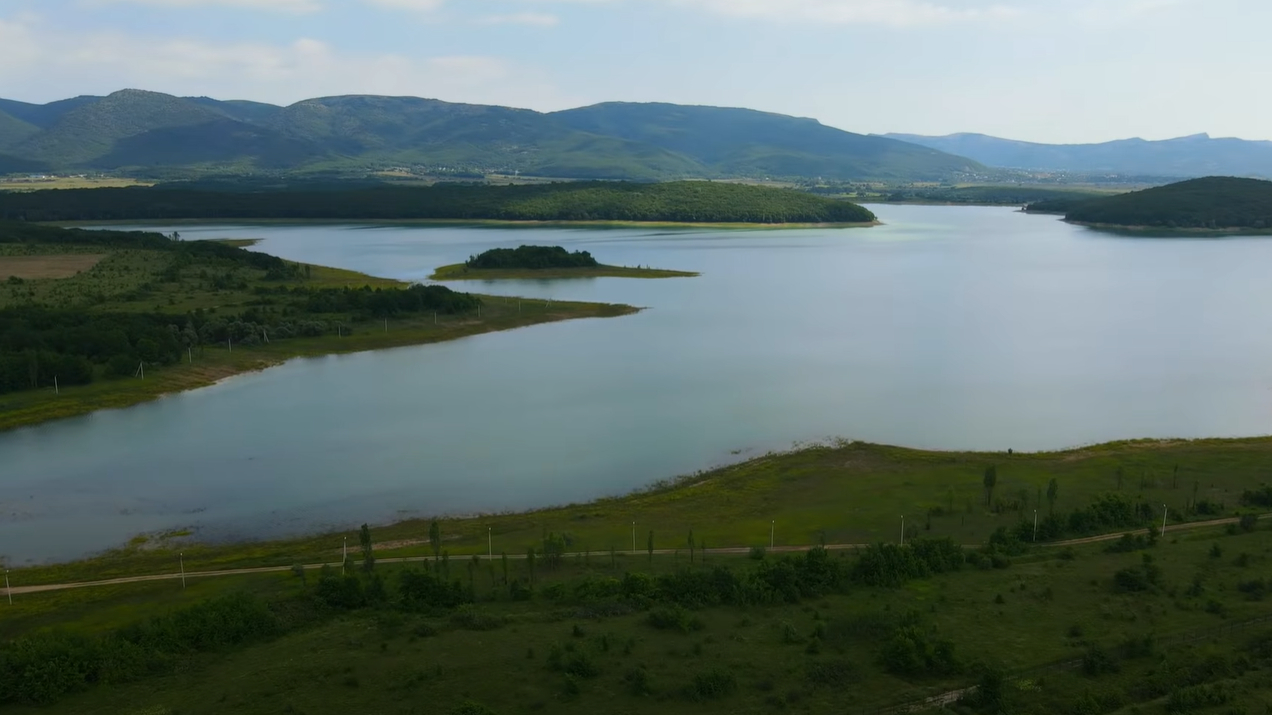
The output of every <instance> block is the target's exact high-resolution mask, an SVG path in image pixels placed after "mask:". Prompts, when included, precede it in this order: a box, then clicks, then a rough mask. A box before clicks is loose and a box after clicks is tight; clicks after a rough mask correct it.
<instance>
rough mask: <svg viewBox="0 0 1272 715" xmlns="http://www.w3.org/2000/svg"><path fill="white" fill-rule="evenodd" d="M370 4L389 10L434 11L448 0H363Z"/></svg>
mask: <svg viewBox="0 0 1272 715" xmlns="http://www.w3.org/2000/svg"><path fill="white" fill-rule="evenodd" d="M362 1H363V2H365V3H366V4H368V5H374V6H376V7H382V8H385V9H388V10H409V11H411V12H432V11H434V10H437V9H439V8H441V7H442V5H445V4H446V0H362Z"/></svg>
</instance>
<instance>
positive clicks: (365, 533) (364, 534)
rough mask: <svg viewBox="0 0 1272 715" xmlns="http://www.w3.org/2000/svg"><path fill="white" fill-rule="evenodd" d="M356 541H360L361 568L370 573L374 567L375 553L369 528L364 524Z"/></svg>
mask: <svg viewBox="0 0 1272 715" xmlns="http://www.w3.org/2000/svg"><path fill="white" fill-rule="evenodd" d="M358 541H359V542H361V543H362V570H363V571H366V572H368V573H370V571H371V569H374V568H375V554H374V553H373V547H372V544H371V529H370V528H368V527H367V525H366V524H363V525H362V531H361V532H360V533H359V534H358Z"/></svg>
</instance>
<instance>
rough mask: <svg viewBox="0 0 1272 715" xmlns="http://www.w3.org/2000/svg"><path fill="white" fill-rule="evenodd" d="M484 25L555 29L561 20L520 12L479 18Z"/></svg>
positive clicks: (550, 16)
mask: <svg viewBox="0 0 1272 715" xmlns="http://www.w3.org/2000/svg"><path fill="white" fill-rule="evenodd" d="M477 22H479V23H481V24H482V25H533V26H535V27H555V26H556V25H558V24H560V22H561V19H560V18H558V17H557V16H556V15H548V14H546V13H541V12H518V13H513V14H511V15H487V16H485V17H482V18H479V19H478V20H477Z"/></svg>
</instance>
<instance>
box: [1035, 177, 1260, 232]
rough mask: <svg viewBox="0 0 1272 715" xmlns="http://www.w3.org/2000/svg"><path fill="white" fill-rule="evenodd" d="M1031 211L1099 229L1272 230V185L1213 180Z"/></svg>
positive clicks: (1042, 204)
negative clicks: (1056, 214)
mask: <svg viewBox="0 0 1272 715" xmlns="http://www.w3.org/2000/svg"><path fill="white" fill-rule="evenodd" d="M1029 210H1030V211H1034V212H1040V213H1063V214H1064V216H1065V220H1066V221H1069V222H1071V223H1076V224H1081V225H1084V226H1092V227H1095V228H1112V229H1121V230H1140V231H1180V232H1187V233H1249V232H1266V231H1269V230H1272V181H1262V180H1259V179H1240V178H1233V177H1223V176H1211V177H1207V178H1203V179H1192V180H1190V181H1182V182H1179V183H1176V184H1169V185H1167V186H1159V187H1156V188H1152V189H1146V190H1144V191H1134V192H1131V193H1127V194H1120V195H1117V196H1110V197H1107V198H1101V199H1089V200H1080V201H1072V200H1061V201H1054V202H1053V201H1043V202H1039V203H1036V204H1031V205H1030V206H1029Z"/></svg>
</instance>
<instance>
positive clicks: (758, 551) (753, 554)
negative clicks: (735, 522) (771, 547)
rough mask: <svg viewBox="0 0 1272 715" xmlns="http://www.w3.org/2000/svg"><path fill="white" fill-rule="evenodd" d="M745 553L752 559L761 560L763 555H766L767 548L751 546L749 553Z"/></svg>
mask: <svg viewBox="0 0 1272 715" xmlns="http://www.w3.org/2000/svg"><path fill="white" fill-rule="evenodd" d="M747 555H748V556H749V557H750V558H751V560H752V561H763V560H764V557H765V556H768V549H766V548H764V547H763V546H752V547H751V551H750V553H749V554H747Z"/></svg>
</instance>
